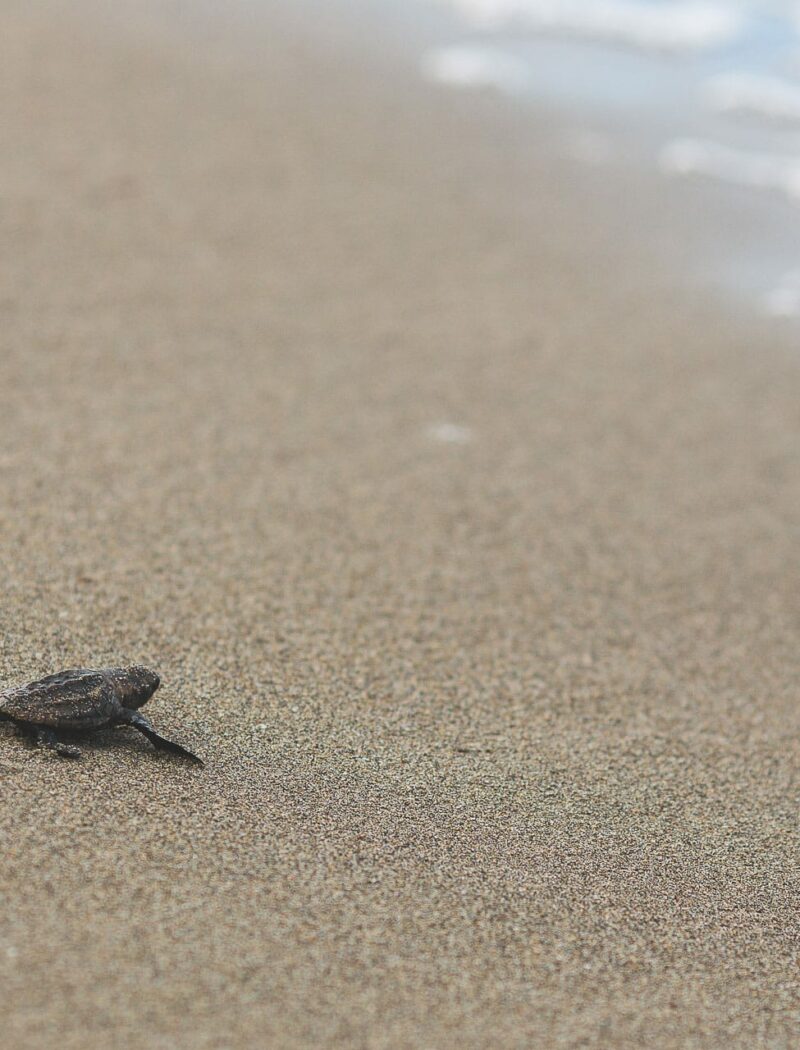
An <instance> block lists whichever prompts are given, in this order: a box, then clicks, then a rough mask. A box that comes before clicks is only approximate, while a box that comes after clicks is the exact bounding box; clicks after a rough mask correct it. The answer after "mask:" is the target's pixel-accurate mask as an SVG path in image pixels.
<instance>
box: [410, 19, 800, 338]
mask: <svg viewBox="0 0 800 1050" xmlns="http://www.w3.org/2000/svg"><path fill="white" fill-rule="evenodd" d="M428 6H429V7H430V8H435V9H436V11H437V15H439V18H438V20H437V23H436V29H437V45H436V46H435V47H432V48H431V49H430V50H429V51H427V52H426V53H425V54H424V55H423V56H422V60H421V70H422V73H423V75H424V76H425V77H427V78H428V79H429V80H431V81H434V82H437V83H439V84H441V85H443V87H446V88H449V89H451V90H462V91H473V92H474V91H480V90H494V91H497V92H499V93H501V94H503V95H506V96H509V97H510V98H512V99H513V100H514V104H517V105H519V104H523V105H524V104H525V103H526V102H527V103H530V104H532V105H534V106H536V107H537V108H538V109H539V110H542V109H544V110H546V111H549V112H551V113H552V114H554V115H555V116H556V117H557V120H558V122H559V124H560V127H561V137H560V141H558V142H557V143H556V146H557V148H558V147H560V149H561V150H562V151H563V153H564V154H565V155H567V156H569V157H570V158H572V160H573V161H574V162H575V163H576V164H579V165H585V166H586V167H590V168H594V169H596V173H597V174H596V178H597V179H602V180H613V179H614V178H615V177H619V171H620V168H625V167H628V168H630V167H631V166H635V167H637V168H639V169H641V171H642V172H643V173H648V174H650V175H651V176H652V178H653V179H660V180H661V181H662V182H663V185H662V186H660V187H659V189H658V192H659V193H660V194H663V196H664V198H665V199H666V200H669V195H670V194H673V198H672V199H673V200H674V194H675V192H677V191H676V190H674V189H673V188H672V187H670V186H669V185H668V182H670V181H672V182H674V181H677V180H685V179H693V180H699V179H704V180H707V181H709V182H712V183H714V184H715V189H714V193H715V194H716V200H714V201H711V202H710V204H709V208H708V215H707V218H706V222H705V223H704V229H703V238H704V242H703V240H702V239H699V240H698V239H696V234H695V241H696V243H695V244H694V246H693V250H692V251H691V252H690V253H689V255H688V258H687V259H686V266H687V268H688V269H690V271H691V276H692V278H693V279H694V280H698V281H703V282H707V283H709V284H713V285H716V286H717V287H718V288H727V289H728V290H729V291H732V292H734V293H735V294H737V295H742V296H744V297H746V298H747V299H748V300H749V302H750V305H751V306H752V308H753V309H755V310H759V311H761V312H762V313H764V314H765V315H769V316H772V317H784V318H785V317H795V316H798V314H800V258H798V244H799V243H800V7H798V5H797V4H796V3H792V2H790V0H719V2H713V0H712V2H706V0H431V2H430V4H429V5H428ZM442 9H444V11H445V12H446V14H443V13H442ZM418 14H419V15H421V16H424V14H425V12H424V7H423V5H419V11H418ZM446 18H449V21H448V22H447V29H445V25H444V22H445V19H446ZM448 31H449V37H450V39H448ZM699 199H701V200H702V197H701V198H699ZM641 232H642V236H643V237H646V236H647V230H646V229H643V230H642V231H641Z"/></svg>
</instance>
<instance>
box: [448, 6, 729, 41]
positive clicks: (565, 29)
mask: <svg viewBox="0 0 800 1050" xmlns="http://www.w3.org/2000/svg"><path fill="white" fill-rule="evenodd" d="M442 2H444V3H447V4H449V5H450V6H451V7H455V8H456V9H457V10H458V11H460V12H461V14H462V15H464V16H465V17H466V18H467V20H468V21H469V22H470V23H471V24H472V25H473V26H474V27H476V28H481V29H487V30H493V29H503V28H509V27H518V28H527V29H531V30H535V31H540V32H551V33H562V34H569V35H574V36H581V37H587V38H590V39H594V40H604V41H607V42H610V43H618V44H627V45H629V46H633V47H639V48H644V49H648V50H662V51H685V50H690V51H692V50H698V49H705V48H713V47H720V46H722V45H725V44H728V43H730V42H731V41H733V40H735V39H736V38H737V37H738V36H740V35H741V33H742V32H743V30H744V28H745V25H746V21H747V20H746V17H745V16H744V15H743V13H742V12H741V11H740V10H737V9H736V8H734V7H731V6H729V5H724V4H719V3H703V2H697V0H681V2H677V3H672V4H668V5H658V6H656V5H652V6H651V5H645V4H641V3H635V2H633V0H594V2H592V0H442Z"/></svg>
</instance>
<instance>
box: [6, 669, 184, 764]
mask: <svg viewBox="0 0 800 1050" xmlns="http://www.w3.org/2000/svg"><path fill="white" fill-rule="evenodd" d="M160 684H161V679H160V678H159V677H158V675H157V674H156V673H155V671H151V670H150V669H149V668H147V667H104V668H101V669H99V670H96V671H95V670H90V669H88V668H80V669H77V670H71V671H59V673H58V674H51V675H48V676H47V678H40V679H39V681H38V682H31V683H30V685H23V686H21V687H20V688H19V689H11V690H9V691H8V692H6V693H0V721H7V722H13V723H14V724H15V725H16V726H17V728H18V729H19V730H20V732H22V733H23V734H25V735H26V736H29V737H32V738H33V739H34V740H35V741H36V743H37V744H39V745H40V746H41V747H48V748H51V749H52V750H53V751H55V752H56V754H59V755H62V756H63V757H64V758H79V757H80V754H81V753H80V750H79V749H78V748H77V747H75V746H74V745H73V744H67V743H64V741H63V740H61V739H60V734H61V733H62V732H64V733H67V734H68V735H71V734H73V733H75V734H80V733H92V732H94V731H95V730H96V729H115V728H117V727H118V726H133V728H134V729H138V730H139V732H140V733H143V734H144V735H145V736H146V737H147V739H148V740H149V741H150V742H151V743H152V744H153V746H154V747H155V748H157V749H158V750H159V751H169V752H170V753H171V754H173V755H180V756H181V758H188V759H190V760H191V761H192V762H197V763H199V764H200V765H202V764H203V761H202V759H200V758H198V757H197V755H193V754H192V752H191V751H187V750H186V748H185V747H181V745H180V744H176V743H175V742H174V741H173V740H167V739H166V738H165V737H163V736H161V735H160V734H159V733H157V732H156V731H155V729H154V728H153V726H152V725H151V724H150V722H149V721H148V720H147V719H146V718H145V717H144V715H142V714H139V708H140V707H143V706H144V705H145V704H146V703H147V701H148V700H149V699H150V697H151V696H152V695H153V693H154V692H155V691H156V689H158V687H159V685H160Z"/></svg>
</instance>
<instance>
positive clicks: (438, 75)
mask: <svg viewBox="0 0 800 1050" xmlns="http://www.w3.org/2000/svg"><path fill="white" fill-rule="evenodd" d="M422 73H423V76H425V77H426V78H427V79H428V80H435V81H437V82H439V83H441V84H448V85H450V86H451V87H463V88H476V87H477V88H487V87H488V88H495V89H496V90H498V91H503V92H506V93H508V94H518V93H519V92H522V91H524V90H525V88H526V87H527V86H528V84H529V81H530V75H529V73H528V67H527V66H526V65H525V63H524V62H521V61H520V60H519V59H516V58H514V57H513V55H509V54H506V53H505V52H503V51H501V50H499V49H498V48H493V47H484V46H483V45H473V44H463V45H459V46H453V47H439V48H435V49H434V50H432V51H429V52H428V53H427V54H426V55H424V56H423V59H422Z"/></svg>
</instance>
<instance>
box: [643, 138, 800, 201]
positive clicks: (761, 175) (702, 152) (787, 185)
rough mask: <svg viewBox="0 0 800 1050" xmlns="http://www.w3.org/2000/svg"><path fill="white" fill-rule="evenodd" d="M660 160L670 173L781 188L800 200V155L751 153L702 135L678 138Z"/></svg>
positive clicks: (789, 195)
mask: <svg viewBox="0 0 800 1050" xmlns="http://www.w3.org/2000/svg"><path fill="white" fill-rule="evenodd" d="M659 163H660V165H661V168H662V170H663V171H666V172H667V173H669V174H671V175H705V176H708V177H710V178H714V179H720V180H721V181H723V182H731V183H735V184H737V185H739V186H753V187H756V188H758V189H765V190H779V191H781V192H782V193H784V194H786V196H787V197H789V198H791V199H792V200H793V201H800V156H787V155H783V154H771V153H750V152H746V151H745V150H739V149H733V148H731V147H729V146H721V145H719V144H718V143H716V142H707V141H703V140H700V139H675V140H674V141H672V142H669V143H668V144H667V145H666V146H665V147H664V148H663V150H662V151H661V155H660V157H659Z"/></svg>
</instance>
